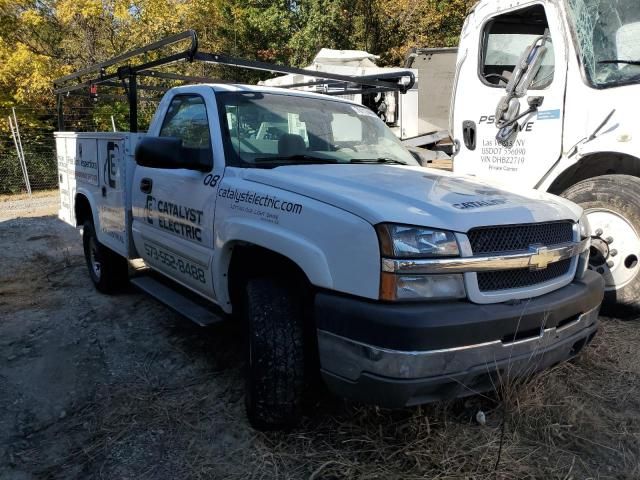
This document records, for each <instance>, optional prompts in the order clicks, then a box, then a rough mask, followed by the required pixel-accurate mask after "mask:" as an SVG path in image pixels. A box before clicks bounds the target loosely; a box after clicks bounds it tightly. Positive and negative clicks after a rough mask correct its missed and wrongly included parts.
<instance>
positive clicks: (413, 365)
mask: <svg viewBox="0 0 640 480" xmlns="http://www.w3.org/2000/svg"><path fill="white" fill-rule="evenodd" d="M55 136H56V145H57V154H58V162H59V173H60V195H61V208H60V218H61V219H63V220H64V221H65V222H67V223H70V224H71V225H73V226H76V227H82V229H83V243H84V251H85V255H86V260H87V265H88V267H89V274H90V276H91V279H92V281H93V283H94V284H95V285H96V287H97V288H98V289H99V290H100V291H102V292H113V291H115V290H116V289H117V287H119V286H121V285H123V284H124V283H125V282H127V280H128V279H129V275H128V268H127V267H128V262H127V260H128V259H129V260H132V259H142V260H143V261H144V263H145V264H146V265H147V266H148V267H149V269H150V271H149V273H147V274H145V275H142V276H140V275H138V276H134V277H133V278H131V281H132V282H133V283H135V284H136V285H138V286H139V287H140V288H142V289H143V290H145V291H147V292H148V293H150V294H152V295H154V296H155V297H157V298H158V299H160V300H161V301H163V302H165V303H167V304H168V305H170V306H172V307H173V308H175V309H176V310H178V311H179V312H181V313H182V314H184V315H185V316H187V317H190V318H192V319H193V320H195V321H197V322H199V323H201V324H210V323H213V322H215V321H217V320H220V319H222V318H228V319H229V320H230V321H238V322H246V323H245V324H246V327H247V329H248V341H247V362H248V368H247V392H246V405H247V412H248V417H249V419H250V421H251V422H252V424H253V425H254V426H256V427H259V428H273V427H280V426H284V425H289V424H291V423H293V422H295V420H296V419H297V418H298V417H299V415H300V412H301V405H302V403H303V398H304V395H305V391H306V390H305V389H306V386H307V385H308V382H309V379H310V378H313V377H314V375H317V373H318V371H319V372H320V374H321V377H322V379H323V380H324V382H325V384H326V385H327V386H328V387H329V389H330V390H331V391H333V392H335V393H337V394H339V395H342V396H345V397H348V398H352V399H356V400H360V401H364V402H368V403H374V404H378V405H382V406H387V407H401V406H405V405H415V404H420V403H424V402H430V401H434V400H438V399H443V398H453V397H460V396H465V395H471V394H474V393H477V392H480V391H486V390H488V389H491V388H494V385H495V383H496V382H497V381H499V380H503V381H504V379H505V378H507V377H509V376H513V375H525V374H530V373H532V372H534V371H537V370H540V369H544V368H546V367H549V366H551V365H555V364H557V363H558V362H561V361H564V360H567V359H568V358H571V357H572V356H574V355H576V354H577V353H578V352H579V351H580V350H581V349H582V348H583V347H584V346H585V345H586V344H588V343H589V341H590V340H591V339H592V338H593V336H594V335H595V334H596V330H597V328H598V309H599V307H600V303H601V301H602V298H603V280H602V278H601V276H600V275H598V274H597V273H595V272H591V271H589V270H587V268H586V267H587V262H588V254H589V243H590V239H589V234H588V228H589V227H588V224H587V222H586V220H585V217H584V216H582V217H581V215H582V210H581V209H580V207H578V206H576V205H574V204H572V203H571V202H569V201H567V200H564V199H561V198H559V197H555V196H551V195H548V194H545V193H541V192H536V191H533V190H531V191H529V190H519V191H517V192H515V191H511V192H510V191H505V190H499V189H496V188H494V187H492V186H490V185H487V184H485V183H481V182H478V181H474V180H472V179H469V178H465V177H457V176H454V175H453V174H450V173H446V172H438V171H435V170H430V169H426V168H423V167H420V166H418V164H417V162H416V161H415V160H414V158H413V157H412V156H411V154H409V153H408V151H407V150H405V148H404V147H403V146H402V145H401V144H400V143H399V141H398V140H397V139H396V137H395V136H394V135H393V133H392V132H391V130H389V129H388V127H387V126H386V125H385V124H384V123H383V122H382V121H381V120H380V119H378V118H377V117H376V115H375V114H373V113H372V112H371V111H370V110H369V109H367V108H365V107H363V106H361V105H358V104H356V103H353V102H350V101H347V100H341V99H336V98H330V97H327V96H322V95H319V94H314V93H306V92H300V91H293V90H284V89H279V88H272V87H255V86H241V85H223V84H211V85H210V84H200V85H190V86H183V87H175V88H172V89H171V90H169V91H168V92H167V93H166V94H165V96H164V97H163V99H162V101H161V102H160V104H159V107H158V109H157V112H156V113H155V116H154V118H153V120H152V122H151V126H150V128H149V131H148V133H147V134H138V133H73V132H58V133H56V134H55ZM232 314H234V315H232Z"/></svg>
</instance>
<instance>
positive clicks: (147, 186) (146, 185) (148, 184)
mask: <svg viewBox="0 0 640 480" xmlns="http://www.w3.org/2000/svg"><path fill="white" fill-rule="evenodd" d="M152 189H153V180H151V179H150V178H143V179H142V180H140V191H141V192H142V193H151V190H152Z"/></svg>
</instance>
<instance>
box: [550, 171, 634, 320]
mask: <svg viewBox="0 0 640 480" xmlns="http://www.w3.org/2000/svg"><path fill="white" fill-rule="evenodd" d="M562 196H563V197H565V198H567V199H569V200H571V201H573V202H575V203H577V204H579V205H580V206H581V207H582V208H583V209H584V211H585V214H586V215H587V218H588V219H589V224H590V225H591V234H592V242H591V252H590V257H589V269H590V270H594V271H596V272H598V273H600V274H601V275H602V276H603V277H604V280H605V300H604V304H603V312H605V313H611V314H623V315H626V314H631V313H636V312H638V311H640V275H639V273H640V263H639V257H640V235H639V232H640V179H639V178H636V177H632V176H629V175H603V176H600V177H595V178H590V179H587V180H583V181H581V182H579V183H576V184H575V185H573V186H572V187H570V188H569V189H568V190H566V191H565V192H564V193H562Z"/></svg>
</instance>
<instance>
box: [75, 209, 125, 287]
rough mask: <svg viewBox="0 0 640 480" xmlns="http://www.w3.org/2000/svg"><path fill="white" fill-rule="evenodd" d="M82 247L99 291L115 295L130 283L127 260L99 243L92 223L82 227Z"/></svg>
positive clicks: (92, 279)
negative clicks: (114, 293)
mask: <svg viewBox="0 0 640 480" xmlns="http://www.w3.org/2000/svg"><path fill="white" fill-rule="evenodd" d="M82 246H83V247H84V258H85V260H86V262H87V268H88V269H89V276H90V277H91V281H92V282H93V284H94V285H95V287H96V288H97V289H98V290H99V291H101V292H102V293H113V292H115V291H116V290H118V289H120V288H122V287H123V286H124V285H125V284H126V283H127V282H128V280H129V278H128V266H127V259H126V258H124V257H121V256H120V255H118V254H117V253H115V252H113V251H112V250H110V249H108V248H107V247H105V246H104V245H102V244H101V243H100V242H99V241H98V238H97V236H96V230H95V228H94V226H93V222H92V221H86V222H85V223H84V225H83V227H82Z"/></svg>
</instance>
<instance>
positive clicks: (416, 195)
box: [241, 165, 582, 232]
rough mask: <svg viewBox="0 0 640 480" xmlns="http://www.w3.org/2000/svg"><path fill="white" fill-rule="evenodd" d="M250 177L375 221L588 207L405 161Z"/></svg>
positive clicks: (577, 211) (484, 220) (563, 213)
mask: <svg viewBox="0 0 640 480" xmlns="http://www.w3.org/2000/svg"><path fill="white" fill-rule="evenodd" d="M241 175H242V176H243V177H244V178H245V180H248V181H252V182H256V183H261V184H265V185H270V186H272V187H275V188H279V189H283V190H288V191H290V192H294V193H297V194H299V195H303V196H306V197H309V198H312V199H314V200H318V201H321V202H324V203H327V204H330V205H333V206H335V207H337V208H340V209H343V210H346V211H348V212H351V213H353V214H355V215H358V216H359V217H361V218H363V219H365V220H367V221H368V222H370V223H371V224H373V225H375V224H377V223H381V222H393V223H403V224H410V225H422V226H428V227H433V228H442V229H447V230H453V231H456V232H467V231H468V230H469V229H471V228H473V227H478V226H486V225H509V224H518V223H534V222H548V221H554V220H573V221H577V220H578V218H579V217H580V215H581V213H582V210H581V208H580V207H578V206H577V205H575V204H573V203H571V202H569V201H567V200H564V199H562V198H560V197H556V196H553V195H549V194H545V193H541V192H538V191H535V190H527V189H525V190H524V191H522V192H518V193H515V192H513V191H507V190H505V189H504V187H501V188H496V187H495V186H493V185H489V184H487V183H482V182H480V181H477V180H475V179H473V178H471V177H464V176H458V175H453V174H451V173H448V172H442V171H438V170H434V169H430V168H423V167H405V166H400V165H292V166H284V167H277V168H273V169H268V170H266V169H264V170H263V169H245V170H244V172H243V174H241Z"/></svg>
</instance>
